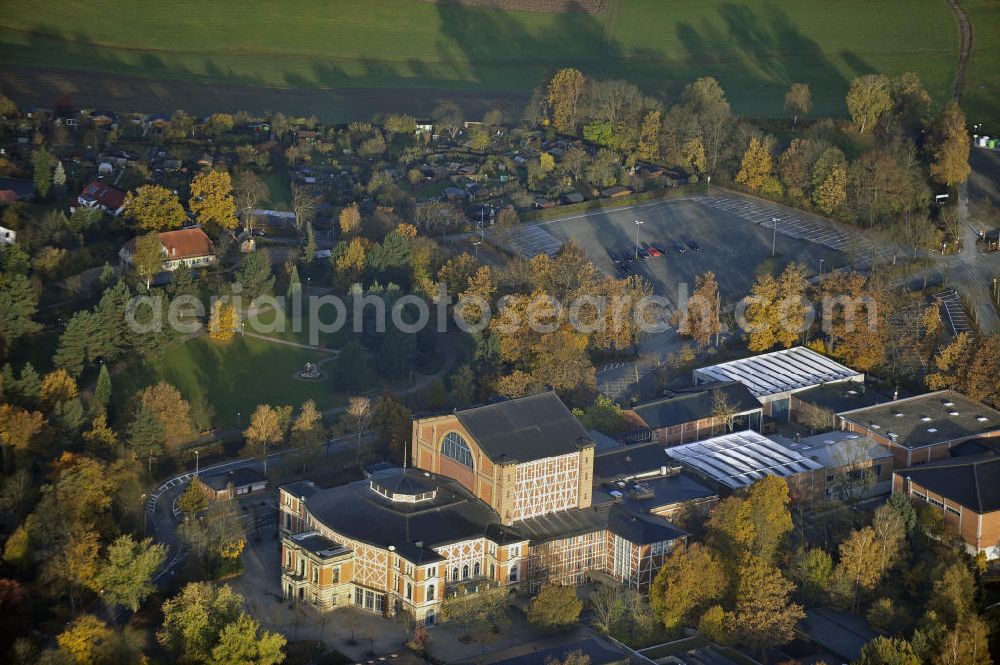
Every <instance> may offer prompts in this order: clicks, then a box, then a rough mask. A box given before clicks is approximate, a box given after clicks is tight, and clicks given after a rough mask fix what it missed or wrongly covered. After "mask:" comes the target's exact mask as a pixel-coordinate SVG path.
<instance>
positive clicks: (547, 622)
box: [528, 584, 583, 629]
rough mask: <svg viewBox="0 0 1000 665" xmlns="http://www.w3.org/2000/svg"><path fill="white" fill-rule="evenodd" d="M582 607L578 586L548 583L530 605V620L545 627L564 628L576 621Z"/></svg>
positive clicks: (540, 626)
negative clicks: (578, 595) (577, 594)
mask: <svg viewBox="0 0 1000 665" xmlns="http://www.w3.org/2000/svg"><path fill="white" fill-rule="evenodd" d="M582 609H583V602H581V601H580V599H579V598H577V596H576V587H573V586H563V585H561V584H546V585H545V586H543V587H542V588H541V590H540V591H539V592H538V595H536V596H535V597H534V598H533V599H532V601H531V605H530V606H529V607H528V621H529V622H530V623H531V624H532V625H534V626H537V627H539V628H543V629H552V628H563V627H565V626H569V625H572V624H574V623H576V622H577V620H578V619H579V618H580V610H582Z"/></svg>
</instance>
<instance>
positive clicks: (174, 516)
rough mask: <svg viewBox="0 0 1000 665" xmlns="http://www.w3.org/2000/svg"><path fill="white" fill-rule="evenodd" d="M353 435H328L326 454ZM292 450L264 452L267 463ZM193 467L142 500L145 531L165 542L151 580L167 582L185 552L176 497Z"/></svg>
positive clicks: (237, 465) (219, 468) (255, 462)
mask: <svg viewBox="0 0 1000 665" xmlns="http://www.w3.org/2000/svg"><path fill="white" fill-rule="evenodd" d="M373 438H374V435H373V434H371V433H368V434H366V435H365V437H364V439H363V442H362V443H363V445H367V444H369V443H371V441H372V440H373ZM357 440H358V439H357V436H356V435H349V436H342V437H337V438H335V439H329V440H328V441H326V443H325V448H326V450H325V454H326V455H330V454H333V453H336V452H340V451H343V450H349V449H352V448H353V447H354V446H355V445H357ZM292 452H294V449H291V450H279V451H277V452H274V453H271V454H270V455H268V456H267V463H268V464H269V465H278V466H280V465H281V463H282V460H283V459H284V456H285V455H287V454H289V453H292ZM261 466H262V465H261V461H260V460H259V459H256V458H249V459H248V458H241V459H235V460H231V461H228V462H220V463H219V464H212V465H210V466H205V467H201V468H200V469H198V473H199V475H200V476H211V475H215V474H217V473H221V472H224V471H233V470H235V469H243V468H256V469H260V468H261ZM194 473H195V469H190V470H188V471H185V472H184V473H180V474H177V475H175V476H171V477H170V478H167V479H166V480H164V481H163V482H162V483H161V484H160V486H159V487H158V488H157V489H156V491H155V492H152V493H151V494H150V495H149V497H148V498H147V501H146V517H145V525H146V529H147V534H148V535H151V536H152V537H153V539H154V540H156V541H157V542H160V543H163V544H165V545H166V546H167V548H168V551H167V563H166V564H165V565H164V567H163V569H162V570H161V571H160V572H159V573H158V574H157V576H156V578H155V580H154V581H156V582H158V583H161V584H164V585H166V584H168V583H169V580H170V577H172V576H173V575H174V573H175V572H176V570H177V569H178V568H179V567H180V565H181V563H183V561H184V558H185V556H186V552H185V549H184V544H183V543H182V542H181V540H180V538H179V537H178V535H177V524H178V521H179V517H180V513H179V511H178V509H177V505H176V502H177V499H178V498H179V497H180V496H181V494H183V493H184V491H185V490H186V489H187V486H188V482H189V481H190V480H191V478H192V477H193V476H194Z"/></svg>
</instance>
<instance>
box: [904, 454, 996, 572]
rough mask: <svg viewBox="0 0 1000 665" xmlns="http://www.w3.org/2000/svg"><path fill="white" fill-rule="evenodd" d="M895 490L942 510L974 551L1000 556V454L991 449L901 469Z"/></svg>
mask: <svg viewBox="0 0 1000 665" xmlns="http://www.w3.org/2000/svg"><path fill="white" fill-rule="evenodd" d="M892 491H893V493H903V494H906V496H908V497H909V498H910V499H911V500H914V501H921V502H923V503H926V504H928V505H930V506H933V507H934V508H937V509H938V510H940V511H941V514H942V516H943V517H944V521H945V523H946V524H948V525H950V526H951V527H953V528H954V529H955V531H956V532H957V533H958V534H959V537H960V538H961V539H962V542H963V543H964V544H965V547H966V549H967V550H968V551H969V553H970V554H972V555H976V554H978V553H979V552H983V553H984V554H985V555H986V557H987V558H988V559H1000V455H997V454H996V453H995V452H987V453H983V454H981V455H974V456H963V457H956V458H953V459H947V460H941V461H938V462H931V463H930V464H925V465H923V466H919V467H914V468H911V469H899V470H897V471H896V472H895V473H894V474H893V487H892Z"/></svg>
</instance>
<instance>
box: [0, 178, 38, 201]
mask: <svg viewBox="0 0 1000 665" xmlns="http://www.w3.org/2000/svg"><path fill="white" fill-rule="evenodd" d="M33 198H35V183H34V181H32V180H25V179H22V178H0V204H3V203H16V202H18V201H30V200H32V199H33Z"/></svg>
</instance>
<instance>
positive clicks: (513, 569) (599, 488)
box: [279, 392, 715, 624]
mask: <svg viewBox="0 0 1000 665" xmlns="http://www.w3.org/2000/svg"><path fill="white" fill-rule="evenodd" d="M409 457H410V459H409V462H408V468H403V469H400V468H382V469H379V470H377V471H374V472H372V473H371V474H370V476H369V477H368V478H367V479H365V480H360V481H356V482H353V483H349V484H347V485H341V486H337V487H331V488H328V489H321V488H319V487H317V486H316V485H314V484H313V483H311V482H297V483H292V484H290V485H285V486H283V487H281V489H280V493H279V506H280V522H279V529H280V533H281V542H282V553H281V557H282V566H281V586H282V589H283V592H284V594H285V596H286V597H288V598H289V599H294V600H298V601H302V602H308V603H311V604H314V605H315V606H317V607H318V608H320V609H321V610H327V609H331V608H333V607H338V606H342V605H348V604H350V605H355V606H358V607H361V608H363V609H366V610H369V611H372V612H377V613H382V614H386V615H397V614H402V615H404V616H409V617H410V618H411V619H413V620H415V621H417V622H421V623H427V624H430V623H433V622H434V621H435V620H437V618H438V617H440V614H441V604H442V602H443V601H444V600H445V599H446V598H448V597H451V596H453V595H462V594H467V593H475V592H477V591H480V590H483V589H488V588H495V587H498V586H500V587H518V588H525V589H527V590H529V591H534V590H536V589H538V588H539V587H540V586H541V585H542V584H543V583H545V582H549V581H552V582H558V583H561V584H580V583H582V582H584V581H585V580H586V579H587V578H588V577H594V576H602V575H604V576H609V577H611V578H613V579H615V580H617V581H619V582H623V583H625V584H627V585H628V586H630V587H632V588H635V589H639V590H646V589H647V588H648V587H649V585H650V584H651V583H652V579H653V577H654V576H655V574H656V572H657V571H658V570H659V568H660V566H661V565H662V563H663V560H664V558H665V557H666V556H667V555H668V554H669V553H670V552H671V551H672V550H673V549H674V548H675V547H676V546H677V545H678V544H681V543H683V542H684V541H685V539H686V538H687V534H686V533H685V532H684V531H682V530H680V529H679V528H677V527H676V526H674V525H673V524H672V523H671V522H670V521H669V520H668V519H667V518H666V517H664V516H663V514H664V512H665V511H666V512H670V513H671V514H672V512H673V511H677V510H680V507H681V506H682V504H683V503H684V501H686V500H691V501H695V502H699V503H705V502H709V501H712V500H714V498H715V492H714V491H713V490H711V489H710V488H707V487H705V486H703V485H701V484H699V483H697V482H695V481H694V480H693V479H690V478H686V477H685V478H680V477H678V476H677V475H676V473H677V472H678V471H679V469H677V468H672V469H668V468H667V466H665V462H666V460H667V458H666V457H665V455H663V453H662V449H661V452H660V453H659V454H658V455H656V454H653V455H649V456H648V457H647V458H646V459H644V460H642V461H641V462H640V461H637V462H636V463H635V464H632V463H631V460H630V461H629V464H631V466H632V467H634V468H633V469H632V471H630V473H629V474H628V475H629V478H630V479H633V480H634V476H635V475H636V474H638V475H639V476H642V477H643V483H645V485H647V486H648V485H650V484H653V485H656V486H657V487H658V488H660V489H659V492H656V491H653V492H650V491H646V490H645V489H643V490H642V491H633V490H635V488H634V487H631V486H629V488H627V487H626V485H625V484H624V480H620V479H619V476H617V475H616V474H614V473H611V472H610V471H607V470H606V469H610V468H617V467H616V466H615V465H616V464H618V463H619V462H620V463H622V464H624V463H625V461H624V459H622V460H612V459H607V458H602V460H601V462H602V464H601V466H602V472H601V477H600V478H599V479H598V478H595V454H594V443H593V441H592V440H591V438H590V437H589V436H588V435H587V432H586V431H585V430H584V429H583V428H582V427H581V425H580V424H579V422H578V421H577V419H576V418H575V417H574V416H573V414H572V413H571V412H570V410H569V409H568V408H566V406H565V405H564V404H563V403H562V401H561V400H560V399H559V398H558V397H557V396H556V395H555V393H551V392H548V393H543V394H540V395H534V396H531V397H524V398H521V399H515V400H507V401H502V402H497V403H493V404H487V405H483V406H478V407H474V408H470V409H465V410H462V411H456V412H454V413H448V414H445V415H439V416H433V417H428V418H421V419H417V420H415V421H414V422H413V439H412V445H411V448H410V455H409ZM609 465H610V466H609ZM639 467H641V468H639ZM646 467H648V468H646ZM619 483H620V485H619ZM635 484H636V483H634V482H633V483H632V485H635ZM661 486H662V487H661ZM630 488H631V489H630ZM660 504H663V505H660Z"/></svg>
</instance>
